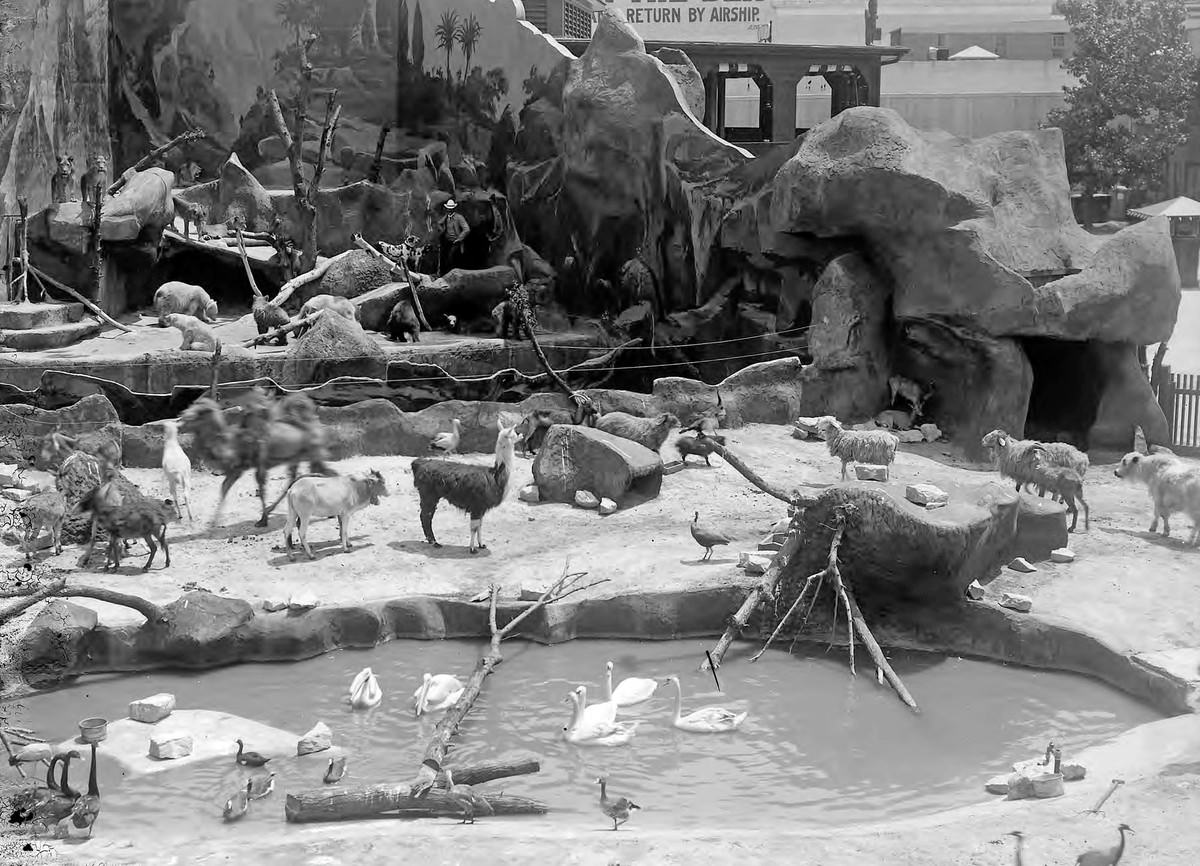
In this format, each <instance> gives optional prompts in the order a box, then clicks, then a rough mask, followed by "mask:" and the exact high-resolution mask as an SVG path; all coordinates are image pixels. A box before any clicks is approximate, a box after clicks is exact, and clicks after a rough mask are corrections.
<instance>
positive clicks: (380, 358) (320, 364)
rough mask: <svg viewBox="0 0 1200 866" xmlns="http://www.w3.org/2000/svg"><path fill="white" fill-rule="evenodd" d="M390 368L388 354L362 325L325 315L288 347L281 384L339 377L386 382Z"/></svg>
mask: <svg viewBox="0 0 1200 866" xmlns="http://www.w3.org/2000/svg"><path fill="white" fill-rule="evenodd" d="M387 365H388V361H387V353H385V352H384V351H383V349H381V348H380V347H379V344H378V343H377V342H376V341H375V338H374V337H372V336H371V335H370V334H368V333H367V332H366V331H364V330H363V327H362V325H360V324H359V323H358V322H355V321H353V320H351V319H347V318H346V317H345V316H339V315H337V314H335V313H326V314H325V315H323V316H321V317H320V318H319V319H317V321H316V323H315V324H314V325H313V326H312V327H311V328H309V329H308V330H307V331H306V332H305V333H304V336H302V337H300V339H298V340H293V341H292V342H291V343H290V344H289V345H288V351H287V362H286V363H285V365H284V372H283V380H284V381H283V383H281V384H287V385H291V386H296V385H308V384H312V383H314V382H325V381H327V380H329V379H333V378H335V377H337V376H362V377H365V378H370V379H386V378H387Z"/></svg>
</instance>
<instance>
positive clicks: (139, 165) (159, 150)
mask: <svg viewBox="0 0 1200 866" xmlns="http://www.w3.org/2000/svg"><path fill="white" fill-rule="evenodd" d="M205 134H206V133H205V132H204V130H203V129H199V128H197V129H189V130H188V131H187V132H181V133H180V134H179V135H177V136H175V137H174V138H172V139H171V140H170V141H168V142H167V143H166V144H161V145H159V146H158V147H156V148H154V150H152V151H150V152H149V153H148V154H146V155H145V156H143V157H142V158H141V159H139V160H138V161H137V162H135V163H134V164H133V167H132V168H130V169H129V170H128V171H126V172H125V173H124V174H122V175H121V176H120V177H119V178H117V179H116V180H115V181H113V182H112V184H110V185H109V187H108V190H107V192H108V194H109V195H116V194H117V193H118V192H120V191H121V188H122V187H123V186H125V184H126V182H127V181H128V180H129V178H130V177H132V176H133V175H134V174H135V173H137V172H139V171H141V170H142V169H144V168H145V167H146V166H148V165H150V163H152V162H154V160H156V159H157V158H158V157H160V156H162V155H163V154H164V153H166V152H167V151H168V150H173V149H175V148H176V147H179V145H181V144H185V143H187V142H189V141H197V140H199V139H201V138H204V136H205Z"/></svg>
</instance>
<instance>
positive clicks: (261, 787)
mask: <svg viewBox="0 0 1200 866" xmlns="http://www.w3.org/2000/svg"><path fill="white" fill-rule="evenodd" d="M274 790H275V774H274V773H257V774H255V775H253V776H251V777H250V781H249V783H248V784H247V785H246V791H247V793H249V794H250V799H251V800H261V799H262V798H263V797H266V796H267V795H268V794H270V793H271V792H272V791H274Z"/></svg>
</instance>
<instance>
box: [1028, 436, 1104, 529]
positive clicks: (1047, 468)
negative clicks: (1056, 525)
mask: <svg viewBox="0 0 1200 866" xmlns="http://www.w3.org/2000/svg"><path fill="white" fill-rule="evenodd" d="M1039 453H1040V452H1039ZM1035 475H1036V476H1037V488H1038V496H1044V495H1045V493H1046V491H1047V490H1049V491H1050V492H1051V493H1053V494H1054V496H1055V499H1056V500H1057V499H1061V500H1062V501H1063V502H1064V503H1065V504H1066V506H1067V513H1068V514H1070V515H1071V527H1070V529H1068V530H1067V532H1074V531H1075V526H1076V524H1077V523H1078V522H1079V509H1078V508H1077V507H1076V505H1075V502H1076V500H1078V501H1079V504H1080V505H1082V506H1083V528H1084V529H1085V530H1086V529H1090V528H1091V515H1090V511H1091V509H1089V508H1088V504H1087V502H1086V501H1085V500H1084V498H1083V476H1082V475H1080V474H1079V473H1078V472H1076V471H1075V470H1074V469H1071V468H1070V467H1067V466H1054V465H1052V464H1049V463H1047V462H1046V461H1045V460H1038V461H1037V469H1036V470H1035Z"/></svg>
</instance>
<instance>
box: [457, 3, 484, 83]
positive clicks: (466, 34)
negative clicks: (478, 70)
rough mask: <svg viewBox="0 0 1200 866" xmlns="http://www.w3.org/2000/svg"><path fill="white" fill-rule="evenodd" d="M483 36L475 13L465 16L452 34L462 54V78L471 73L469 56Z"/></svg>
mask: <svg viewBox="0 0 1200 866" xmlns="http://www.w3.org/2000/svg"><path fill="white" fill-rule="evenodd" d="M482 35H483V27H482V26H481V25H480V23H479V19H478V18H476V17H475V13H471V14H470V15H468V16H467V19H466V20H465V21H463V22H462V23H461V24H459V25H458V30H457V31H455V33H454V38H455V39H457V40H458V44H459V45H460V46H461V47H462V53H463V71H462V74H463V75H464V76H466V75H470V73H471V56H472V55H473V54H474V53H475V49H476V48H477V47H478V45H479V37H480V36H482Z"/></svg>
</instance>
